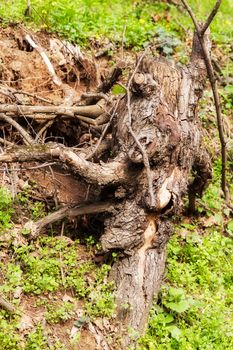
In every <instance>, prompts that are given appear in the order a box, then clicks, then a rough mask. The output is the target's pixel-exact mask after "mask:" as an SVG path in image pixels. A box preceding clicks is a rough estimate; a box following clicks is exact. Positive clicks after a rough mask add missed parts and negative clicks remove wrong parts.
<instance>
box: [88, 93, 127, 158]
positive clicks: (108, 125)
mask: <svg viewBox="0 0 233 350" xmlns="http://www.w3.org/2000/svg"><path fill="white" fill-rule="evenodd" d="M119 102H120V100H118V101H117V103H116V105H115V107H114V109H113V112H112V114H111V117H110V119H109V121H108V123H107V124H106V125H105V127H104V130H103V132H102V134H101V136H100V138H99V140H98V142H97V144H96V146H95V148H94V150H93V151H92V152H91V153H90V154H88V155H87V157H86V160H90V159H92V158H93V156H94V155H95V154H96V152H97V150H98V149H99V147H100V145H101V143H102V141H103V139H104V138H105V136H106V133H107V131H108V129H109V127H110V125H111V123H112V121H113V118H114V116H115V114H116V111H117V108H118V105H119Z"/></svg>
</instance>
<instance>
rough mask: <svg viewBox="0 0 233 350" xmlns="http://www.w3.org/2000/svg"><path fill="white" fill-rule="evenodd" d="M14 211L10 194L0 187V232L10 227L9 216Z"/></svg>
mask: <svg viewBox="0 0 233 350" xmlns="http://www.w3.org/2000/svg"><path fill="white" fill-rule="evenodd" d="M13 213H14V209H13V205H12V196H11V194H10V192H9V191H8V190H7V189H6V188H4V187H1V188H0V232H1V231H3V230H6V229H9V228H10V227H11V217H12V214H13Z"/></svg>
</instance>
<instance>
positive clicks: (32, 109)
mask: <svg viewBox="0 0 233 350" xmlns="http://www.w3.org/2000/svg"><path fill="white" fill-rule="evenodd" d="M103 112H104V110H103V108H102V106H101V105H100V104H96V105H90V106H67V107H66V106H25V105H6V104H2V105H0V113H11V114H16V115H17V116H25V115H27V116H28V115H31V114H35V113H38V114H39V113H51V114H56V115H67V116H74V115H77V114H79V115H83V116H87V117H92V118H96V117H98V116H100V115H101V114H102V113H103Z"/></svg>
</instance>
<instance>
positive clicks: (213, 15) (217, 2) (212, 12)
mask: <svg viewBox="0 0 233 350" xmlns="http://www.w3.org/2000/svg"><path fill="white" fill-rule="evenodd" d="M221 2H222V0H217V1H216V4H215V6H214V8H213V10H212V11H211V13H210V15H209V17H208V18H207V20H206V22H205V24H204V26H203V27H202V29H201V33H200V34H201V35H204V34H205V32H206V30H207V29H208V27H209V26H210V24H211V22H212V21H213V19H214V17H215V15H216V14H217V12H218V9H219V7H220V5H221Z"/></svg>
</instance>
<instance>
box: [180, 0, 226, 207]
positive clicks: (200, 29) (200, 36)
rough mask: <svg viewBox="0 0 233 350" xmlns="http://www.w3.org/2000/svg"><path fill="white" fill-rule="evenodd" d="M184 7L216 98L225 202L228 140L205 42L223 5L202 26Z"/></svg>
mask: <svg viewBox="0 0 233 350" xmlns="http://www.w3.org/2000/svg"><path fill="white" fill-rule="evenodd" d="M181 1H182V3H183V5H184V6H185V8H186V10H187V11H188V13H189V15H190V17H191V18H192V21H193V24H194V26H195V29H196V33H197V36H198V39H199V42H200V44H201V48H202V52H203V58H204V61H205V65H206V70H207V74H208V78H209V81H210V85H211V88H212V92H213V97H214V104H215V110H216V116H217V126H218V134H219V139H220V143H221V158H222V174H221V187H222V191H223V193H224V197H225V200H226V201H228V200H229V198H228V197H229V193H228V189H227V183H226V162H227V155H226V140H225V137H224V131H223V121H222V113H221V104H220V98H219V93H218V87H217V80H216V79H215V76H214V69H213V66H212V63H211V58H210V56H209V54H208V51H207V48H206V45H205V41H204V34H205V32H206V30H207V28H208V27H209V25H210V24H211V22H212V21H213V19H214V16H215V15H216V13H217V11H218V9H219V6H220V4H221V0H217V1H216V4H215V6H214V9H213V10H212V12H211V14H210V15H209V17H208V19H207V20H206V22H205V24H204V25H202V26H200V25H199V24H198V22H197V20H196V18H195V15H194V13H193V11H192V9H191V8H190V6H189V5H188V3H187V2H186V0H181Z"/></svg>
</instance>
